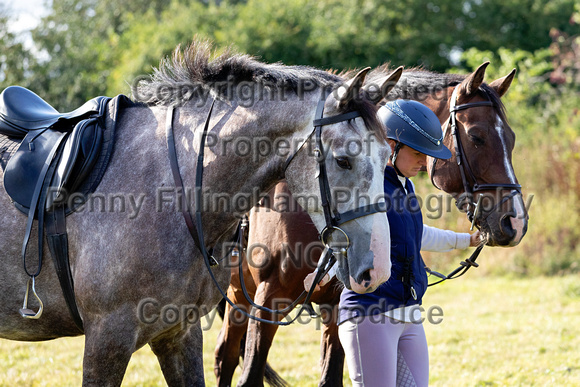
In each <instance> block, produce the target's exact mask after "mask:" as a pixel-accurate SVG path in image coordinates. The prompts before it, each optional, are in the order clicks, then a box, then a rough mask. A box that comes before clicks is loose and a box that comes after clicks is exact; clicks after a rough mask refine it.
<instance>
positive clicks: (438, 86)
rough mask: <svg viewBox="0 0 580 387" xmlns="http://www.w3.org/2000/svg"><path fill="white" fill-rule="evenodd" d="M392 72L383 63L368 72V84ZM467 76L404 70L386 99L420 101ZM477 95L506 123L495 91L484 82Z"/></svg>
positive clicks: (503, 107) (424, 70)
mask: <svg viewBox="0 0 580 387" xmlns="http://www.w3.org/2000/svg"><path fill="white" fill-rule="evenodd" d="M393 70H394V68H393V69H391V68H390V67H389V63H385V64H383V65H381V66H378V67H376V68H374V69H373V70H372V71H371V72H370V74H369V77H368V80H369V81H370V82H377V81H378V80H379V79H380V78H384V77H385V76H386V75H387V74H390V73H391V72H392V71H393ZM344 75H345V76H348V75H349V74H348V72H347V73H346V74H344ZM467 76H468V75H466V74H450V73H437V72H434V71H429V70H426V69H424V68H423V67H413V68H410V69H405V70H404V71H403V75H402V76H401V79H400V80H399V82H397V84H396V85H395V87H394V88H393V89H392V90H391V91H390V92H389V94H388V95H387V97H386V99H387V100H393V99H398V98H404V99H413V100H417V101H421V100H424V99H425V98H426V97H427V95H429V94H435V93H436V92H438V91H443V90H445V89H447V88H449V87H453V86H457V85H459V84H460V83H461V82H462V81H463V80H464V79H465V78H467ZM479 93H480V95H481V97H482V98H486V96H485V94H487V96H488V97H489V99H490V100H491V102H492V103H493V104H494V106H495V107H496V108H497V111H498V113H499V115H500V118H501V119H502V120H503V121H505V122H507V116H506V112H505V106H504V104H503V102H502V101H501V97H500V96H499V94H498V93H497V92H496V91H495V89H493V88H492V87H490V86H489V85H488V84H487V83H485V82H484V83H482V84H481V86H480V87H479ZM484 93H485V94H484Z"/></svg>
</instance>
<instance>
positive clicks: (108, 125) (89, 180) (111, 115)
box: [66, 94, 133, 215]
mask: <svg viewBox="0 0 580 387" xmlns="http://www.w3.org/2000/svg"><path fill="white" fill-rule="evenodd" d="M132 105H133V102H132V101H131V100H130V99H129V97H127V96H125V95H123V94H120V95H118V96H116V97H115V98H113V99H112V100H111V101H110V102H109V106H108V108H109V110H108V114H107V115H106V117H104V120H103V121H104V123H105V125H104V127H103V142H102V145H101V152H100V155H99V158H98V159H97V161H96V162H95V165H94V167H93V170H92V171H91V173H90V174H89V175H88V176H87V177H86V179H85V180H84V182H83V183H81V185H80V186H79V188H78V189H76V190H75V191H77V192H78V193H81V194H82V196H83V198H84V200H82V201H79V202H78V203H77V202H76V201H75V202H74V206H73V207H67V209H66V214H67V215H69V214H70V213H71V212H73V211H74V210H75V209H77V208H78V207H80V206H81V205H83V204H84V203H85V201H86V200H87V199H88V196H89V195H90V194H91V193H93V192H95V190H96V189H97V187H98V186H99V184H100V183H101V179H102V178H103V175H104V174H105V172H106V170H107V166H108V165H109V160H110V159H111V156H112V155H113V151H114V145H115V132H116V129H117V128H116V126H117V122H118V120H119V115H120V114H121V113H122V111H123V108H124V107H128V106H132Z"/></svg>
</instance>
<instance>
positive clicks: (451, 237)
mask: <svg viewBox="0 0 580 387" xmlns="http://www.w3.org/2000/svg"><path fill="white" fill-rule="evenodd" d="M470 238H471V235H470V234H468V233H463V232H455V231H451V230H442V229H440V228H436V227H431V226H427V225H426V224H424V225H423V237H422V238H421V250H425V251H437V252H440V253H443V252H446V251H451V250H453V249H466V248H468V247H469V242H470Z"/></svg>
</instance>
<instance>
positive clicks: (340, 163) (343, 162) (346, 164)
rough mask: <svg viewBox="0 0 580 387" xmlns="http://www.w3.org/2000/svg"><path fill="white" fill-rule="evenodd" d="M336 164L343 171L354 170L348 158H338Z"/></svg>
mask: <svg viewBox="0 0 580 387" xmlns="http://www.w3.org/2000/svg"><path fill="white" fill-rule="evenodd" d="M336 164H337V165H338V166H339V167H341V168H342V169H352V167H351V166H350V162H349V161H348V158H347V157H337V158H336Z"/></svg>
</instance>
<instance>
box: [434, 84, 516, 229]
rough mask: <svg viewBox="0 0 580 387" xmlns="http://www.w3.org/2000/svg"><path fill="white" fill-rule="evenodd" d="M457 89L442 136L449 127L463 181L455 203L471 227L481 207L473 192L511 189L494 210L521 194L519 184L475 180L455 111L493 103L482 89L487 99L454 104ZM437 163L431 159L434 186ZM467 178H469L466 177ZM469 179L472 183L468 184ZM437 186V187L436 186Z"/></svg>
mask: <svg viewBox="0 0 580 387" xmlns="http://www.w3.org/2000/svg"><path fill="white" fill-rule="evenodd" d="M458 90H459V85H458V86H456V87H455V89H454V90H453V94H452V95H451V102H450V103H449V120H448V121H447V124H446V125H445V129H444V132H443V138H445V136H446V134H447V129H448V128H449V127H451V135H452V136H453V146H454V147H455V159H456V161H457V166H458V167H459V173H460V174H461V180H462V183H463V190H464V194H463V195H461V197H460V198H459V199H458V201H457V203H456V205H457V208H459V210H462V211H465V212H466V213H467V217H468V218H469V221H470V222H471V229H472V230H473V227H474V225H475V223H476V220H477V216H478V215H480V212H481V210H480V208H481V199H482V196H481V195H480V196H479V199H478V201H477V202H475V200H474V197H475V195H474V194H475V193H477V192H480V191H487V190H494V189H495V190H511V193H510V194H509V195H508V196H506V197H504V198H503V199H502V200H501V201H500V202H499V203H497V204H496V205H495V206H494V208H493V209H492V210H491V211H490V212H492V211H494V210H495V209H496V208H499V207H500V206H501V205H502V204H503V203H505V202H506V201H508V200H510V199H512V198H513V197H514V196H516V195H518V194H520V195H521V188H522V186H521V185H520V184H511V183H492V184H480V183H478V182H477V177H475V175H474V173H473V170H472V169H471V167H470V166H469V162H468V161H467V157H465V152H464V150H463V145H462V143H461V138H460V137H459V131H458V130H457V116H456V115H457V112H458V111H460V110H466V109H469V108H473V107H481V106H491V107H494V106H495V105H494V104H493V102H492V101H491V99H490V98H489V95H488V94H487V92H485V90H483V89H482V91H483V92H484V94H485V96H486V97H487V101H479V102H470V103H465V104H462V105H456V103H457V94H458ZM436 163H437V159H436V158H434V159H433V163H432V164H431V173H430V175H431V182H432V183H433V185H434V186H435V187H437V185H436V184H435V180H434V173H435V164H436ZM468 178H469V179H468ZM470 181H471V182H473V184H470ZM437 188H439V187H437Z"/></svg>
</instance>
